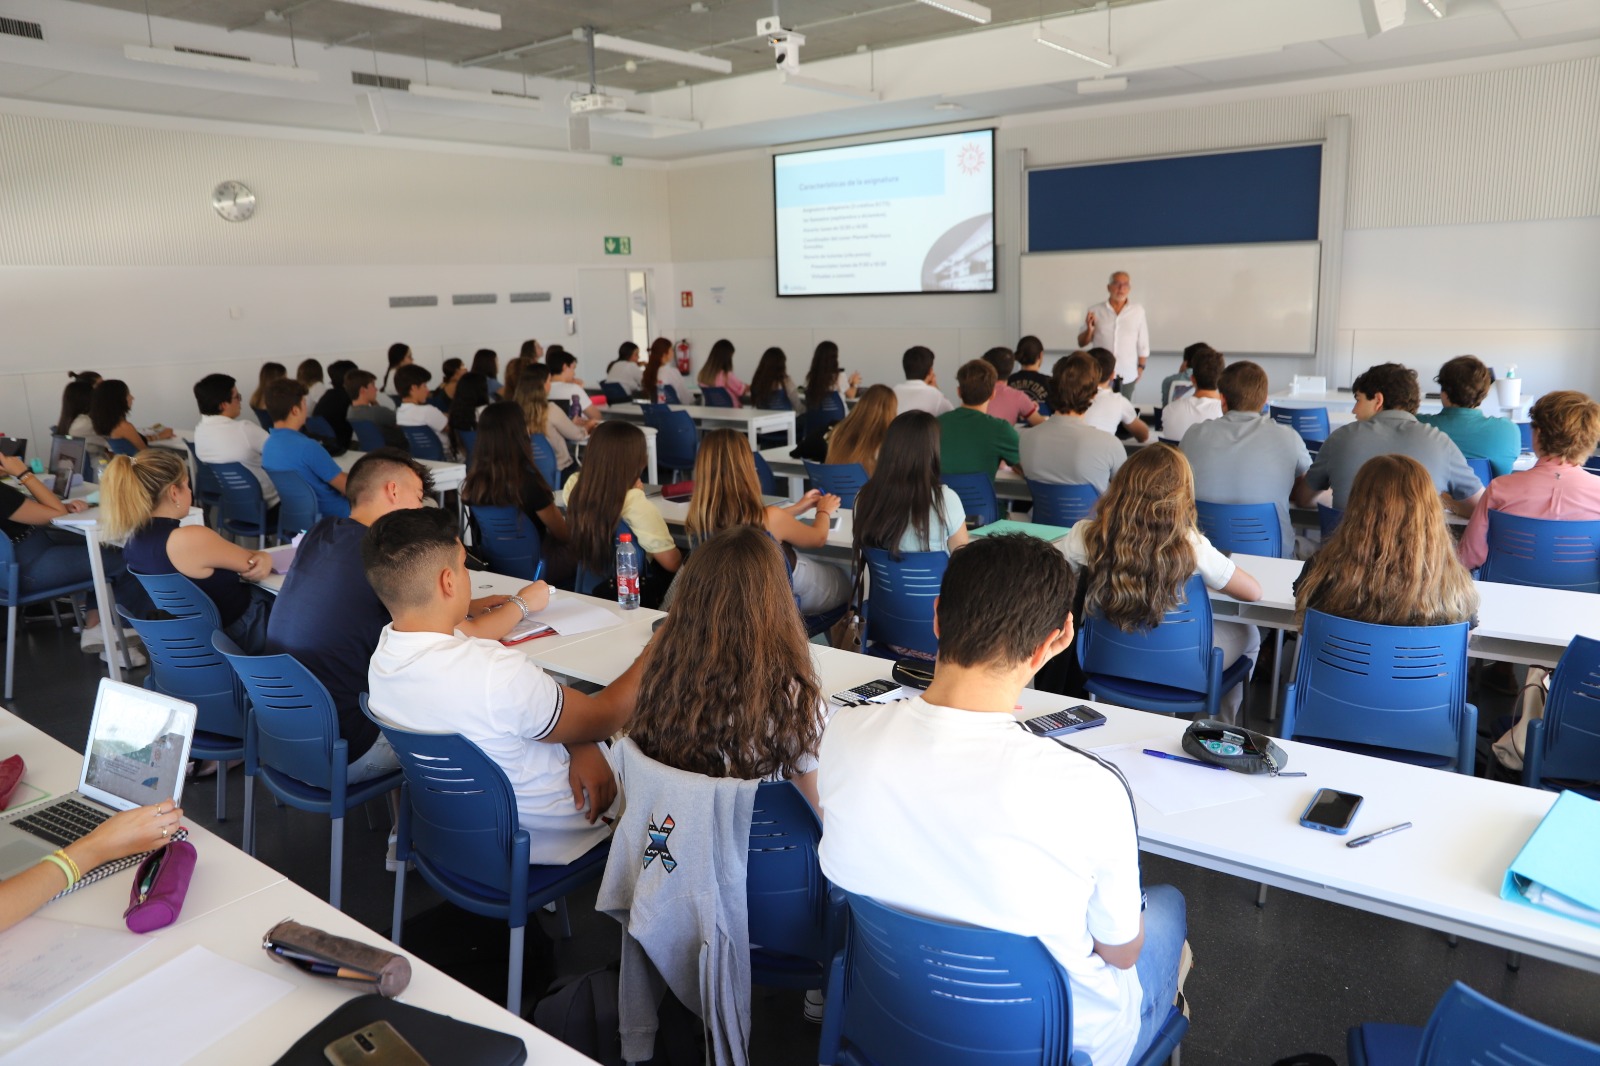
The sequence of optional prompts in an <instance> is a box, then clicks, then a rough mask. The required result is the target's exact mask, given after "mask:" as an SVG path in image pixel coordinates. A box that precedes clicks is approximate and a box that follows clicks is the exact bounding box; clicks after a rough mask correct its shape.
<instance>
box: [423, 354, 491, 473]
mask: <svg viewBox="0 0 1600 1066" xmlns="http://www.w3.org/2000/svg"><path fill="white" fill-rule="evenodd" d="M494 397H495V393H493V392H491V391H490V390H489V379H488V378H486V377H484V376H483V375H482V374H479V373H477V372H476V371H468V372H467V373H465V374H462V375H461V380H460V381H459V382H457V383H456V395H455V399H453V400H451V401H450V410H449V411H448V412H447V413H446V414H445V422H446V425H448V426H449V429H448V430H447V433H448V436H449V438H450V449H449V450H450V451H451V452H453V453H454V454H456V455H459V456H461V457H462V458H463V459H465V458H467V442H466V439H465V438H464V437H462V436H461V434H463V433H476V432H477V431H478V412H479V411H482V410H483V409H484V408H485V407H487V406H489V404H491V403H493V402H494ZM429 406H432V405H431V404H430V405H429Z"/></svg>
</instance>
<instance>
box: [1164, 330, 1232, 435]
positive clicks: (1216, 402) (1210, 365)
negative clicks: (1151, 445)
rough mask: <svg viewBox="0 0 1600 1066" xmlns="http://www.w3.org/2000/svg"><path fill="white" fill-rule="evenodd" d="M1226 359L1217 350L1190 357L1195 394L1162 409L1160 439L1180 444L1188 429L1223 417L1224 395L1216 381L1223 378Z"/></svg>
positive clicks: (1190, 371)
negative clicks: (1219, 390)
mask: <svg viewBox="0 0 1600 1066" xmlns="http://www.w3.org/2000/svg"><path fill="white" fill-rule="evenodd" d="M1223 363H1224V359H1223V357H1222V353H1221V352H1219V351H1217V350H1216V349H1214V348H1209V347H1207V348H1202V349H1201V350H1199V351H1197V352H1194V353H1193V354H1192V355H1190V356H1189V375H1190V377H1191V379H1192V380H1193V381H1194V390H1193V391H1192V392H1186V393H1184V394H1183V395H1182V396H1180V397H1178V398H1177V399H1176V400H1173V401H1172V402H1171V403H1169V404H1167V406H1165V407H1163V408H1162V409H1161V433H1160V436H1161V439H1162V440H1164V441H1166V442H1167V443H1168V444H1179V443H1182V441H1183V435H1184V434H1185V433H1187V432H1189V428H1190V427H1191V426H1193V425H1195V424H1196V423H1199V422H1209V421H1211V420H1212V419H1214V418H1221V417H1222V393H1220V392H1218V391H1217V380H1218V379H1219V378H1221V377H1222V366H1223Z"/></svg>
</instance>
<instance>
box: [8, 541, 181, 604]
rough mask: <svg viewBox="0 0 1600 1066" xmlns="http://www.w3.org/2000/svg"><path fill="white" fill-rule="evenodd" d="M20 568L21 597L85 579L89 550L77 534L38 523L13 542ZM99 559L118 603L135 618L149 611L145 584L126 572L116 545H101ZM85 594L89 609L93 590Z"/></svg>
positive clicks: (126, 567) (92, 601) (87, 569)
mask: <svg viewBox="0 0 1600 1066" xmlns="http://www.w3.org/2000/svg"><path fill="white" fill-rule="evenodd" d="M14 547H15V549H16V555H17V564H18V570H19V575H18V576H19V582H18V583H19V585H20V587H21V591H22V594H23V595H24V596H26V595H28V594H29V593H31V592H34V591H37V590H39V589H52V588H60V587H61V586H63V585H72V584H76V583H78V582H80V581H88V580H89V576H90V570H89V552H88V551H87V549H86V548H85V547H84V539H83V537H81V536H79V535H78V534H77V533H74V532H72V531H71V530H66V529H57V528H55V527H54V526H40V527H39V528H37V529H35V530H34V531H33V532H32V533H29V534H28V535H27V536H26V537H24V538H22V540H20V541H18V542H17V543H16V544H15V545H14ZM100 558H101V561H102V562H103V563H104V565H105V570H106V582H107V584H109V585H110V586H111V593H112V595H113V596H115V597H116V598H117V602H118V603H120V604H122V605H123V606H124V607H126V608H127V609H128V613H129V614H131V615H133V616H135V617H143V613H144V612H145V611H148V610H151V609H152V605H151V603H150V597H149V596H148V595H146V594H145V591H144V587H143V586H141V585H140V584H139V582H138V581H137V580H136V579H135V578H134V577H133V575H132V574H130V573H128V564H127V563H126V562H124V561H123V558H122V551H121V549H119V548H107V547H102V548H101V549H100ZM87 595H88V605H89V609H90V610H94V609H95V608H96V606H97V604H96V602H95V596H94V593H93V592H90V593H88V594H87Z"/></svg>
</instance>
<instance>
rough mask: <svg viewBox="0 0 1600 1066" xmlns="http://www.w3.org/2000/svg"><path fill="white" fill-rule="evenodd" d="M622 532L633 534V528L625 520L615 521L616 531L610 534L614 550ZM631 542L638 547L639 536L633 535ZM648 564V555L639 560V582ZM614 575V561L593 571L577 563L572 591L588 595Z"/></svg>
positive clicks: (641, 550)
mask: <svg viewBox="0 0 1600 1066" xmlns="http://www.w3.org/2000/svg"><path fill="white" fill-rule="evenodd" d="M624 533H626V534H628V535H629V536H633V529H632V528H631V527H630V526H629V525H628V523H626V522H618V523H617V531H616V532H615V533H613V534H612V535H611V547H612V549H613V550H615V548H616V546H617V540H618V538H619V537H621V536H622V535H623V534H624ZM633 543H634V546H635V547H638V545H639V538H638V537H634V538H633ZM643 551H644V549H642V548H641V549H640V553H641V554H643ZM648 565H649V558H648V557H645V558H641V559H640V560H639V579H640V581H641V582H642V581H643V580H644V568H645V567H646V566H648ZM616 576H617V567H616V563H615V562H612V563H610V564H608V565H607V566H606V568H605V570H603V571H598V572H597V571H594V570H590V569H589V568H588V567H587V566H584V565H583V564H582V563H579V564H578V568H577V572H576V573H575V574H574V575H573V578H572V591H574V592H576V593H578V594H579V595H582V596H588V595H590V593H591V592H592V591H593V590H594V588H595V586H597V585H601V584H604V583H605V582H607V581H610V580H612V579H613V578H615V577H616Z"/></svg>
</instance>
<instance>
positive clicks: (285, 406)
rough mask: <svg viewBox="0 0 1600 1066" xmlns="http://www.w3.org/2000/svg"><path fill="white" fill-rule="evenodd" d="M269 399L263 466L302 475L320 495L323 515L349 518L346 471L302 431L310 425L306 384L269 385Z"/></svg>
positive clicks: (289, 380) (284, 382)
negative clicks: (268, 426)
mask: <svg viewBox="0 0 1600 1066" xmlns="http://www.w3.org/2000/svg"><path fill="white" fill-rule="evenodd" d="M266 402H267V415H268V417H270V418H271V419H272V432H271V433H269V434H267V442H266V443H265V444H263V445H262V446H261V465H262V467H263V468H265V469H267V470H280V471H281V470H287V471H292V472H293V473H296V474H299V475H300V476H301V477H302V478H303V479H305V482H306V484H307V485H310V486H311V491H312V492H314V493H316V494H317V512H318V513H319V514H320V515H322V516H323V517H325V518H326V517H329V516H332V517H335V518H345V517H347V516H348V515H349V514H350V501H349V500H347V499H345V497H344V481H345V473H344V471H343V470H340V469H339V464H338V463H336V462H334V461H333V457H332V456H331V455H329V454H328V452H327V450H326V449H325V448H323V447H322V445H320V444H318V443H317V442H316V441H314V440H312V439H311V438H310V437H308V436H306V435H305V434H304V433H302V432H300V427H301V426H303V425H305V424H306V387H305V386H304V385H302V384H300V383H299V382H298V381H295V380H294V379H292V378H282V379H280V380H278V381H274V382H273V383H272V384H270V385H268V386H267V389H266Z"/></svg>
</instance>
